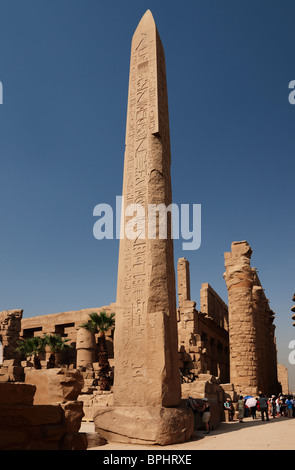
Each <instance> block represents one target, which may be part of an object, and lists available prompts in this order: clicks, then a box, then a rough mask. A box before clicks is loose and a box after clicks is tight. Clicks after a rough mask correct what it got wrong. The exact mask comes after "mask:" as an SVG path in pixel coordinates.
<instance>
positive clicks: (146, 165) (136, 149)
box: [94, 10, 193, 445]
mask: <svg viewBox="0 0 295 470" xmlns="http://www.w3.org/2000/svg"><path fill="white" fill-rule="evenodd" d="M170 163H171V157H170V134H169V117H168V99H167V84H166V70H165V57H164V50H163V46H162V43H161V40H160V37H159V34H158V31H157V28H156V25H155V22H154V19H153V16H152V14H151V12H150V11H149V10H148V11H147V12H146V13H145V14H144V16H143V17H142V19H141V21H140V23H139V25H138V27H137V29H136V31H135V33H134V35H133V38H132V45H131V60H130V76H129V94H128V108H127V124H126V140H125V160H124V177H123V198H122V200H123V204H122V219H121V220H122V226H121V240H120V249H119V264H118V281H117V300H116V324H115V337H114V352H115V378H114V387H113V398H114V406H113V407H112V408H111V409H108V410H107V409H106V410H98V411H97V413H96V415H95V419H94V421H95V425H96V430H97V431H98V432H100V433H101V434H102V435H103V436H105V437H106V438H107V439H109V440H117V441H121V442H135V443H137V442H138V443H149V444H163V445H164V444H170V443H176V442H183V441H185V440H187V439H189V438H190V437H191V433H192V431H193V427H192V426H193V425H192V419H191V418H192V417H191V414H190V412H189V410H187V409H185V408H182V407H181V406H180V405H181V383H180V372H179V364H178V345H177V341H178V338H177V318H176V293H175V273H174V258H173V239H172V235H171V217H170V215H171V214H170V213H169V211H168V212H167V219H168V223H167V237H166V238H160V237H159V227H157V230H156V236H150V235H151V234H150V232H149V227H148V223H149V220H148V207H150V205H157V206H158V205H159V204H162V205H165V207H168V206H169V205H170V204H171V202H172V192H171V176H170ZM138 206H140V208H141V212H140V211H139V210H137V208H138ZM134 216H136V217H137V224H136V226H135V230H134V236H133V233H130V231H129V232H128V230H126V228H127V227H128V223H129V224H130V217H131V222H132V217H134ZM154 235H155V234H154ZM108 408H109V407H108Z"/></svg>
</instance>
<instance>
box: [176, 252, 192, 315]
mask: <svg viewBox="0 0 295 470" xmlns="http://www.w3.org/2000/svg"><path fill="white" fill-rule="evenodd" d="M177 280H178V305H179V307H182V306H183V305H184V302H186V301H187V300H191V290H190V273H189V262H188V260H187V259H186V258H179V259H178V263H177Z"/></svg>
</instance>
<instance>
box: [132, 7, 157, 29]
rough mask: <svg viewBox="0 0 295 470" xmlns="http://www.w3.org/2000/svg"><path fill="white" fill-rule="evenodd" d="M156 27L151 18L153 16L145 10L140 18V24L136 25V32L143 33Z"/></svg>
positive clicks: (149, 11)
mask: <svg viewBox="0 0 295 470" xmlns="http://www.w3.org/2000/svg"><path fill="white" fill-rule="evenodd" d="M155 26H156V24H155V20H154V17H153V14H152V12H151V10H147V11H146V12H145V14H144V15H143V16H142V18H141V20H140V22H139V23H138V26H137V28H136V31H139V30H141V31H145V30H147V29H150V28H154V27H155Z"/></svg>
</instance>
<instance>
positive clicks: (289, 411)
mask: <svg viewBox="0 0 295 470" xmlns="http://www.w3.org/2000/svg"><path fill="white" fill-rule="evenodd" d="M286 407H287V416H288V418H293V402H292V401H291V396H290V395H289V396H288V398H287V400H286Z"/></svg>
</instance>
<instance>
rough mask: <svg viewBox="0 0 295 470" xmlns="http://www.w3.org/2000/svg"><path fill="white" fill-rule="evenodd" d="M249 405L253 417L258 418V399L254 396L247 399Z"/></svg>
mask: <svg viewBox="0 0 295 470" xmlns="http://www.w3.org/2000/svg"><path fill="white" fill-rule="evenodd" d="M246 405H247V407H248V408H249V409H250V412H251V416H252V418H253V419H255V418H256V406H257V400H256V398H254V397H250V398H248V399H247V401H246Z"/></svg>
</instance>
